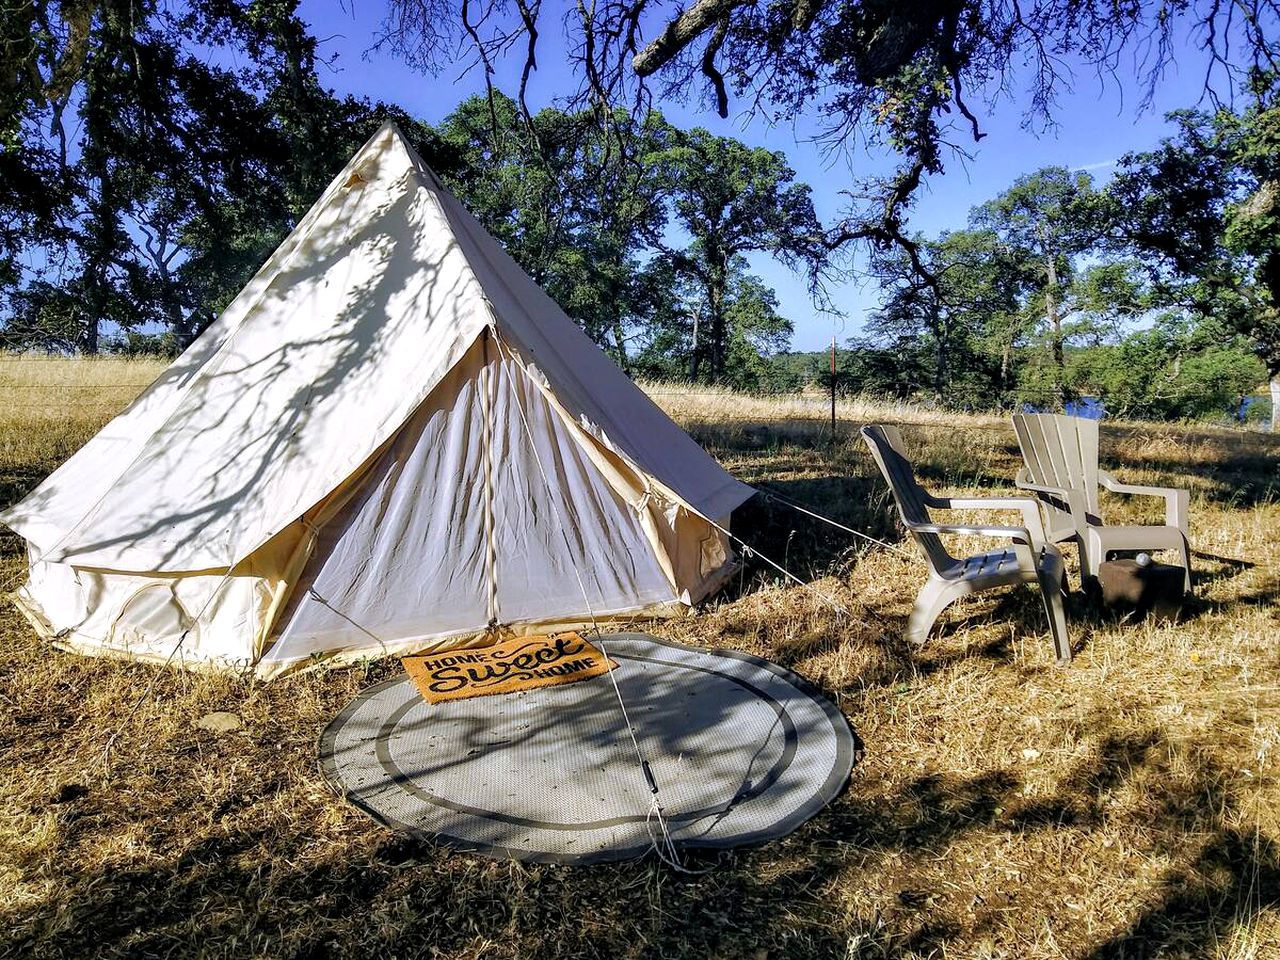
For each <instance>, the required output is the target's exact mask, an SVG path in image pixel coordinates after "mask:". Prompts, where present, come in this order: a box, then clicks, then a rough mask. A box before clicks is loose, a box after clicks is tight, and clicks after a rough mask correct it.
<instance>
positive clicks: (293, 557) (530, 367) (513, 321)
mask: <svg viewBox="0 0 1280 960" xmlns="http://www.w3.org/2000/svg"><path fill="white" fill-rule="evenodd" d="M540 463H541V464H542V465H545V473H546V476H545V477H544V476H543V475H542V474H543V470H542V469H540V467H539V464H540ZM753 492H754V491H753V490H752V489H751V488H750V487H748V486H746V485H745V484H742V483H740V482H738V481H737V480H735V479H734V478H733V477H731V476H730V475H729V474H728V473H727V472H725V471H724V470H723V469H722V468H721V467H720V466H719V465H718V464H717V463H716V462H715V461H714V460H713V459H712V458H711V457H709V456H708V455H707V454H706V453H705V451H703V450H702V449H701V448H700V447H699V446H698V445H697V444H696V443H695V442H694V441H693V440H692V439H691V438H690V437H689V436H688V435H687V434H685V433H684V432H683V431H682V430H681V429H680V428H679V427H678V426H676V424H674V423H673V422H672V421H671V420H670V419H669V418H668V417H667V416H666V415H665V414H663V413H662V411H661V410H660V409H659V408H658V407H657V406H656V405H654V404H653V402H652V401H651V400H649V398H648V397H647V396H645V395H644V393H643V392H642V391H640V390H639V389H638V388H637V387H636V386H635V385H634V384H633V383H632V382H631V381H630V380H629V379H628V378H627V377H626V376H625V375H624V374H623V373H622V371H621V370H619V369H618V368H617V367H616V366H615V365H614V364H613V363H612V362H611V361H610V360H609V359H608V357H606V356H605V354H604V353H603V352H602V351H601V350H600V349H599V348H598V347H597V346H596V345H595V344H594V343H592V341H591V340H590V339H589V338H588V337H587V336H586V335H585V334H584V333H583V332H582V331H581V330H580V329H579V328H578V327H577V325H576V324H574V323H573V321H572V320H570V319H569V318H568V317H567V316H566V315H565V314H564V312H563V311H562V310H560V308H559V307H558V306H557V305H556V304H555V303H554V302H553V301H552V300H551V299H550V298H549V297H547V296H546V295H545V294H544V293H543V292H542V291H541V290H540V289H539V288H538V287H537V285H536V284H534V283H533V281H532V280H530V279H529V277H528V276H527V275H526V274H525V273H524V272H523V271H522V270H521V269H520V268H519V266H518V265H517V264H516V263H515V262H514V261H513V260H512V259H511V258H510V257H508V256H507V254H506V253H505V251H503V250H502V248H501V246H500V245H499V244H498V242H497V241H496V240H494V238H493V237H492V236H490V235H489V234H488V233H487V232H486V231H485V230H484V229H483V227H482V226H481V225H480V224H479V222H478V221H476V220H475V219H474V218H473V217H472V216H471V215H470V214H469V213H467V211H466V210H465V209H463V207H462V206H461V204H459V203H458V201H457V200H456V199H455V198H454V197H452V196H451V195H450V194H449V193H448V192H447V191H446V190H445V189H444V188H443V186H442V185H441V184H440V182H439V180H438V179H437V178H436V177H435V175H434V174H433V173H431V171H430V170H428V169H427V167H426V166H425V164H423V162H422V160H421V159H420V158H419V157H418V156H417V154H416V153H415V152H414V151H413V149H412V148H411V147H410V146H409V144H408V143H407V142H406V141H405V140H404V138H403V137H402V135H401V134H400V132H399V131H398V130H397V129H396V127H395V126H394V125H393V124H390V123H388V124H386V125H384V126H383V127H382V128H381V129H380V130H379V131H378V132H377V133H376V134H374V136H373V137H372V138H370V140H369V141H368V142H367V143H366V144H365V145H364V146H363V147H362V148H361V149H360V151H358V152H357V154H356V156H355V157H353V158H352V160H351V161H350V162H349V163H348V164H347V166H346V167H345V168H344V169H343V170H342V171H341V172H339V173H338V175H337V176H336V177H335V178H334V180H333V181H332V183H331V184H330V185H329V187H328V188H327V189H326V190H325V191H324V192H323V194H322V195H321V197H320V199H319V200H318V201H317V202H316V204H315V206H314V207H313V208H312V209H311V210H310V211H309V212H308V213H307V214H306V216H304V217H303V218H302V219H301V220H300V221H299V223H298V226H297V227H296V228H295V229H294V231H293V232H292V233H291V234H290V235H289V237H288V238H286V240H285V241H284V242H283V243H282V244H281V246H280V248H279V249H278V250H276V252H275V253H274V254H272V256H271V257H270V258H269V259H268V261H267V262H266V264H264V265H263V267H262V269H261V270H259V271H258V273H257V274H256V275H255V276H254V277H253V279H252V280H250V282H249V283H248V284H247V285H246V286H245V288H244V290H243V291H241V293H240V294H239V295H238V296H237V297H236V298H235V299H234V300H233V301H232V302H231V304H230V305H229V306H228V307H227V309H226V310H225V311H224V312H223V314H222V315H221V316H220V317H219V318H218V319H217V320H215V321H214V322H213V323H212V324H211V325H210V326H209V328H208V329H207V330H206V331H205V332H204V333H203V334H202V335H201V336H200V337H199V338H198V339H197V340H196V341H195V342H194V343H193V344H192V345H191V347H190V348H189V349H188V350H187V351H186V352H185V353H184V354H183V355H182V356H181V357H179V358H178V359H177V360H176V361H175V362H174V364H173V365H172V366H171V367H170V368H169V369H168V370H167V371H165V373H164V374H162V375H161V376H160V377H159V378H158V379H157V380H156V382H155V383H154V384H153V385H152V386H151V387H150V388H148V389H147V390H146V391H144V392H143V394H142V395H141V396H139V397H138V399H137V400H135V401H134V403H133V404H131V405H130V406H129V407H128V408H127V409H126V410H125V411H124V412H123V413H121V414H120V415H119V416H118V417H116V418H115V419H114V420H112V421H111V422H110V423H109V424H108V425H107V426H106V427H105V428H103V430H102V431H101V432H100V433H99V434H98V435H97V436H95V437H94V438H93V439H92V440H90V441H89V442H88V443H87V444H86V445H85V446H84V447H83V448H82V449H81V450H80V451H78V452H77V453H76V454H75V455H74V456H72V457H71V458H70V459H69V460H68V461H67V462H66V463H65V464H63V465H62V466H61V467H60V468H59V469H58V470H56V471H54V473H53V474H51V475H50V476H49V477H48V478H47V479H46V480H45V482H44V483H43V484H41V485H40V486H39V487H38V488H37V489H36V490H35V491H33V492H32V493H31V494H30V495H29V496H28V497H27V498H26V499H25V500H23V501H22V502H20V503H18V504H15V505H14V506H11V507H10V508H9V509H8V510H6V511H4V513H3V514H0V521H3V522H4V523H5V524H7V525H8V526H10V527H11V528H12V529H14V530H15V531H16V532H18V533H19V534H21V535H22V536H23V537H24V538H25V539H26V540H27V542H28V548H29V557H30V576H29V578H28V581H27V583H26V584H25V585H24V586H23V588H22V589H21V591H20V605H21V607H22V609H23V610H24V611H26V612H27V613H28V617H29V619H30V620H31V621H32V623H33V624H34V625H35V626H36V628H37V630H39V631H40V632H42V633H44V634H45V635H47V636H49V637H50V638H53V637H55V636H59V635H60V636H59V640H60V642H62V643H64V644H65V645H66V646H69V647H72V648H75V649H79V650H83V651H85V652H89V653H119V654H124V655H128V656H135V657H141V658H150V659H164V657H165V656H166V655H171V654H172V652H173V649H174V642H175V639H176V637H178V636H181V634H182V628H179V627H178V625H177V614H176V613H174V614H173V615H172V617H171V619H173V620H174V623H167V622H166V620H165V616H166V615H165V612H164V611H165V610H168V609H170V608H172V609H173V610H175V611H176V610H178V609H186V610H202V611H204V614H203V615H202V616H201V617H200V620H201V621H202V622H201V624H200V630H199V636H200V639H199V643H198V644H195V643H194V642H191V641H183V642H182V644H181V646H182V650H181V651H180V656H177V657H176V659H178V660H179V661H180V662H183V663H186V664H187V665H192V666H216V667H223V668H234V669H244V668H246V667H252V668H254V669H255V670H256V671H257V672H258V673H259V674H260V675H264V676H270V675H274V674H277V673H280V672H284V671H286V670H290V669H295V668H297V667H298V666H302V665H307V664H309V663H312V662H314V661H315V660H317V659H322V658H335V659H338V660H343V659H350V658H356V657H361V656H368V655H377V654H384V653H405V652H410V651H417V650H431V649H438V648H443V647H448V646H450V645H457V644H461V643H467V642H471V641H474V640H475V639H476V638H477V637H480V636H492V635H493V634H494V631H495V630H496V631H499V632H500V633H501V632H506V633H511V634H516V635H520V634H524V633H536V632H541V633H546V632H548V631H552V632H554V630H558V629H562V628H565V629H568V628H572V627H574V626H577V625H582V624H584V623H587V622H589V621H590V616H589V614H590V613H591V612H592V611H594V612H595V613H596V614H597V615H598V616H601V617H603V618H604V619H605V620H610V619H615V620H616V619H625V618H630V617H634V616H638V615H645V616H653V615H665V614H673V613H678V612H680V611H681V610H683V609H687V607H688V605H689V604H691V603H694V602H696V601H697V600H699V599H701V597H703V596H705V595H706V594H707V593H708V592H710V591H711V590H713V589H715V587H716V586H718V585H719V583H721V582H723V579H724V577H725V574H726V571H727V570H728V569H729V568H730V566H731V565H732V563H733V555H732V550H731V547H730V543H729V541H728V538H727V537H726V536H725V535H724V533H723V532H722V529H721V528H722V527H723V526H724V525H725V524H726V523H727V522H728V517H729V514H730V513H731V512H732V511H733V509H734V508H735V507H737V506H738V505H739V504H741V503H742V502H743V501H744V500H746V499H747V498H748V497H749V496H751V494H752V493H753ZM562 524H563V526H564V527H565V531H564V533H563V534H562V532H561V530H560V526H561V525H562ZM717 525H719V526H717ZM708 546H710V549H708ZM575 570H581V571H583V572H584V581H583V584H582V586H581V588H580V587H579V584H578V583H577V581H576V580H575V576H574V573H575ZM150 585H162V586H165V587H166V588H167V589H169V590H170V591H171V592H172V595H173V596H174V597H175V598H176V600H175V604H171V605H169V606H167V607H166V606H163V605H161V606H159V607H157V608H155V609H150V608H148V610H147V613H146V617H145V618H141V614H139V615H138V616H137V617H135V616H134V614H133V613H132V612H131V611H132V608H131V607H130V606H129V604H128V598H129V597H132V596H133V595H134V594H136V593H137V592H138V591H139V590H140V589H142V588H144V587H147V586H150ZM584 593H585V595H584ZM588 608H590V609H588ZM193 633H194V631H193ZM189 642H190V643H191V645H190V646H187V644H188V643H189ZM166 644H167V646H166Z"/></svg>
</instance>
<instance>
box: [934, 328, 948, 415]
mask: <svg viewBox="0 0 1280 960" xmlns="http://www.w3.org/2000/svg"><path fill="white" fill-rule="evenodd" d="M933 340H934V343H935V344H936V345H937V349H936V350H935V352H934V358H933V402H934V403H937V404H941V403H942V394H943V391H944V389H945V388H946V385H947V337H946V333H945V329H944V328H943V327H941V326H939V327H935V328H934V331H933Z"/></svg>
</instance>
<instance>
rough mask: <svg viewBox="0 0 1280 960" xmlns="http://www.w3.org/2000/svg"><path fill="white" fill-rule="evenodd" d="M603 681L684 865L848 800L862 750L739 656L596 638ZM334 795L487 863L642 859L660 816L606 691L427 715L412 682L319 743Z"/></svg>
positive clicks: (837, 718) (366, 705)
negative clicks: (605, 666)
mask: <svg viewBox="0 0 1280 960" xmlns="http://www.w3.org/2000/svg"><path fill="white" fill-rule="evenodd" d="M591 639H592V640H593V642H598V644H599V646H601V647H602V649H603V650H604V651H605V652H606V653H607V655H608V656H609V657H611V658H612V659H613V660H615V661H616V662H617V663H618V667H617V669H615V670H614V671H613V674H612V675H613V677H615V678H616V679H617V681H618V686H619V689H620V690H621V693H622V697H623V699H624V701H625V702H626V705H627V710H628V712H629V714H630V718H631V723H632V726H633V727H634V729H635V733H636V737H637V739H638V741H639V746H640V751H641V753H642V754H643V755H644V758H645V759H646V760H647V761H648V763H649V765H650V768H651V770H652V773H653V779H654V781H655V782H656V784H657V787H658V794H657V797H656V802H657V803H658V804H660V805H661V817H662V820H663V822H664V823H665V825H666V829H667V831H668V832H669V834H670V837H671V839H672V841H673V842H674V844H675V846H676V848H677V850H687V849H696V848H706V849H723V848H729V847H739V846H747V845H753V844H759V843H763V842H766V841H768V840H772V839H776V838H778V837H782V836H785V835H786V834H788V833H790V832H791V831H793V830H795V829H796V828H797V827H798V826H800V825H801V824H802V823H804V822H805V821H806V820H808V819H809V818H810V817H812V816H813V815H814V814H816V813H817V812H818V811H819V810H821V809H822V807H823V806H825V805H826V804H827V803H829V802H830V801H831V800H832V799H833V798H834V797H835V796H836V794H837V793H839V791H840V790H841V789H842V788H843V786H844V784H845V782H846V781H847V779H848V777H849V772H850V770H851V768H852V766H853V762H854V756H855V744H856V738H855V736H854V734H853V731H852V730H851V729H850V727H849V724H848V722H847V721H846V720H845V718H844V716H843V715H842V714H841V713H840V712H839V710H837V709H836V707H835V706H834V705H833V704H832V703H831V702H830V701H829V700H827V699H826V698H825V697H824V696H823V695H822V694H821V693H819V692H818V691H817V690H816V689H814V688H813V687H812V686H811V685H810V684H809V683H808V682H806V681H805V680H803V679H802V678H801V677H799V676H797V675H796V674H794V673H792V672H791V671H789V670H786V669H784V668H782V667H779V666H777V665H776V664H772V663H769V662H768V661H766V660H762V659H760V658H758V657H753V656H750V655H749V654H744V653H739V652H736V651H725V650H702V649H696V648H692V647H685V646H679V645H676V644H672V643H666V642H661V641H658V640H656V639H654V638H652V637H649V636H646V635H644V634H638V633H618V634H604V635H602V636H600V637H599V638H596V637H595V636H594V635H593V636H592V637H591ZM319 752H320V764H321V769H322V771H323V772H324V775H325V777H326V778H327V779H328V780H329V782H330V783H331V785H332V786H333V787H334V788H335V789H336V790H337V791H338V792H339V793H340V794H341V795H343V796H345V797H346V798H347V799H348V800H350V801H351V802H352V803H354V804H355V805H356V806H358V807H359V808H361V809H362V810H364V811H365V812H366V813H368V814H370V815H371V816H372V817H374V819H376V820H378V821H379V822H381V823H383V824H385V825H386V826H389V827H391V828H392V829H395V830H399V831H405V832H408V833H411V834H414V835H418V836H420V837H424V838H428V839H431V840H433V841H436V842H439V843H441V844H444V845H446V846H450V847H453V848H457V849H462V850H467V851H472V852H476V853H480V854H484V855H486V856H492V857H498V858H509V859H517V860H530V861H539V862H555V863H596V862H602V861H608V860H623V859H631V858H635V857H640V856H643V855H644V854H645V853H647V852H649V851H650V850H652V849H653V847H654V845H655V842H656V840H657V839H658V838H659V837H660V830H661V827H660V824H659V819H658V810H656V809H655V798H654V795H653V793H652V792H651V790H650V788H649V784H648V781H647V779H646V776H645V772H644V770H643V769H642V767H641V765H640V761H639V759H638V758H637V756H636V750H635V747H634V746H633V744H632V742H631V738H630V736H629V735H628V732H627V726H626V723H625V722H624V720H623V718H622V713H621V710H620V708H619V705H618V700H617V696H616V695H615V692H614V689H613V685H612V682H611V681H610V678H609V676H608V675H602V676H599V677H593V678H591V679H589V680H584V681H581V682H578V683H571V684H564V685H560V686H550V687H543V688H541V689H535V690H526V691H521V692H518V693H512V694H504V695H498V696H490V697H480V698H475V699H469V700H455V701H447V702H444V703H439V704H435V705H430V704H428V703H426V702H425V701H424V700H423V699H422V697H421V695H420V694H419V693H418V691H417V689H416V688H415V686H414V684H413V682H412V681H411V680H410V679H409V678H408V677H407V676H406V677H400V678H397V679H394V680H390V681H387V682H385V683H382V684H379V685H378V686H375V687H372V688H370V689H369V690H366V691H364V692H363V693H362V694H360V696H359V697H357V698H356V699H355V700H354V701H353V702H352V703H351V704H350V705H348V706H347V708H346V709H345V710H343V711H342V713H340V714H339V715H338V716H337V717H336V718H335V719H334V720H333V722H332V723H330V724H329V726H328V727H327V728H326V730H325V731H324V734H323V736H322V737H321V740H320V750H319Z"/></svg>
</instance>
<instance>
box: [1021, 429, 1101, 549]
mask: <svg viewBox="0 0 1280 960" xmlns="http://www.w3.org/2000/svg"><path fill="white" fill-rule="evenodd" d="M1013 429H1014V432H1015V433H1017V435H1018V446H1019V447H1021V448H1022V460H1023V462H1024V463H1025V464H1026V466H1027V473H1028V474H1029V475H1030V478H1031V482H1032V483H1039V484H1044V485H1047V486H1053V487H1066V488H1067V489H1070V490H1080V491H1082V492H1083V493H1084V495H1085V504H1086V506H1087V507H1088V509H1089V510H1090V511H1091V512H1092V513H1094V514H1096V513H1097V512H1098V422H1097V421H1096V420H1086V419H1084V418H1083V417H1068V416H1063V415H1062V414H1057V413H1019V414H1015V415H1014V417H1013ZM1047 506H1048V509H1049V510H1050V512H1051V513H1053V514H1054V517H1053V518H1052V519H1053V520H1054V521H1055V525H1056V521H1058V520H1064V521H1065V520H1067V519H1069V518H1070V513H1069V512H1068V511H1065V510H1059V509H1057V508H1055V507H1053V506H1051V505H1047ZM1077 519H1079V518H1077Z"/></svg>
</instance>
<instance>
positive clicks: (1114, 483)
mask: <svg viewBox="0 0 1280 960" xmlns="http://www.w3.org/2000/svg"><path fill="white" fill-rule="evenodd" d="M1098 483H1100V484H1102V487H1103V489H1105V490H1110V491H1111V492H1112V493H1123V494H1127V495H1130V496H1135V497H1160V498H1161V499H1163V500H1164V523H1165V526H1167V527H1177V528H1178V529H1179V530H1181V531H1182V534H1183V536H1186V534H1187V512H1188V509H1189V508H1190V505H1191V491H1190V490H1182V489H1178V488H1176V487H1144V486H1142V485H1140V484H1135V483H1121V482H1120V481H1119V480H1117V479H1116V478H1115V477H1113V476H1112V475H1111V474H1109V473H1107V472H1106V471H1105V470H1099V471H1098Z"/></svg>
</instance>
